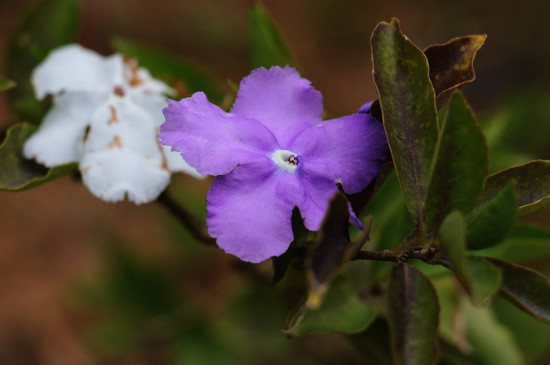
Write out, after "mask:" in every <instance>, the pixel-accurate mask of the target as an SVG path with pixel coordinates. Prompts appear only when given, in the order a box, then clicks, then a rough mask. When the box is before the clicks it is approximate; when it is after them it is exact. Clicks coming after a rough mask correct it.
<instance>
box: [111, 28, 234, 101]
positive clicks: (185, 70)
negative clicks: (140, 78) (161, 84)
mask: <svg viewBox="0 0 550 365" xmlns="http://www.w3.org/2000/svg"><path fill="white" fill-rule="evenodd" d="M112 45H113V48H114V49H115V50H117V51H118V52H120V53H122V54H123V55H125V56H127V57H131V58H135V59H137V60H138V62H139V65H140V66H142V67H144V68H146V69H148V70H149V72H151V75H153V76H154V77H156V78H159V79H162V80H165V81H167V82H172V81H175V80H177V81H175V82H174V84H175V86H176V89H179V90H178V92H179V93H180V94H183V95H180V96H188V95H186V94H187V93H189V92H196V91H204V92H205V93H206V95H208V98H209V99H210V101H212V102H220V101H221V100H222V99H223V97H224V93H223V92H222V91H221V89H220V87H219V86H218V84H217V83H216V82H215V81H214V79H213V78H212V77H211V76H209V75H208V74H207V73H206V72H205V71H203V70H202V69H201V68H200V67H198V66H195V65H194V64H192V63H191V62H189V61H187V60H185V59H183V58H181V57H179V56H177V55H174V54H171V53H169V52H166V51H162V50H159V49H156V48H154V47H153V46H149V45H145V44H143V43H138V42H134V41H130V40H128V39H123V38H115V39H113V41H112ZM178 82H179V83H178Z"/></svg>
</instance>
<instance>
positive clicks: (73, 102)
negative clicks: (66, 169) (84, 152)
mask: <svg viewBox="0 0 550 365" xmlns="http://www.w3.org/2000/svg"><path fill="white" fill-rule="evenodd" d="M105 100H106V97H105V98H103V97H101V96H98V95H89V94H88V93H65V94H62V95H60V96H57V97H55V99H54V106H53V108H52V109H51V110H50V112H49V113H48V114H47V115H46V117H45V118H44V120H43V122H42V124H41V125H40V128H38V131H36V133H34V134H33V135H32V136H31V137H30V138H29V139H28V140H27V141H26V142H25V145H24V146H23V154H24V156H25V157H26V158H29V159H35V160H36V161H38V162H40V163H41V164H43V165H45V166H48V167H52V166H55V165H61V164H65V163H69V162H73V161H77V160H78V157H79V149H80V145H81V144H82V138H83V137H84V134H85V130H86V126H87V125H88V124H89V122H90V120H91V118H92V115H93V113H94V110H95V109H96V108H97V107H98V105H100V104H101V103H102V102H104V101H105Z"/></svg>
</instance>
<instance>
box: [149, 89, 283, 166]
mask: <svg viewBox="0 0 550 365" xmlns="http://www.w3.org/2000/svg"><path fill="white" fill-rule="evenodd" d="M163 113H164V116H165V118H166V122H165V123H164V124H162V125H161V126H160V133H159V135H158V136H159V138H160V139H161V143H162V144H164V145H167V146H172V150H173V151H179V152H181V155H182V156H183V158H184V159H185V160H186V161H187V163H189V164H190V165H191V166H193V167H195V168H196V169H197V171H198V172H200V173H201V174H210V175H223V174H227V173H229V172H231V171H232V170H233V169H234V168H235V167H236V166H237V165H239V164H245V163H247V162H249V161H251V160H253V159H257V158H258V156H266V153H267V154H269V153H270V152H272V151H274V150H276V149H277V148H278V146H277V140H276V139H275V136H273V134H272V133H271V132H270V131H269V130H268V129H267V128H266V127H265V126H264V125H263V124H261V123H260V122H258V121H257V120H254V119H249V118H244V117H241V116H236V115H232V114H230V113H226V112H224V111H223V110H222V109H220V108H219V107H218V106H216V105H214V104H212V103H210V102H209V101H208V99H207V98H206V95H205V94H204V93H202V92H198V93H195V94H193V96H192V97H190V98H186V99H182V100H181V101H179V102H175V101H173V100H172V101H170V104H169V105H168V106H167V107H166V108H164V110H163Z"/></svg>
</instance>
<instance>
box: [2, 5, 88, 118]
mask: <svg viewBox="0 0 550 365" xmlns="http://www.w3.org/2000/svg"><path fill="white" fill-rule="evenodd" d="M79 20H80V1H78V0H41V1H39V2H37V3H36V4H35V6H34V7H33V8H32V9H31V10H30V11H29V12H28V13H27V14H26V15H25V16H24V17H23V18H22V19H21V20H20V21H19V22H18V24H17V26H16V28H15V29H14V31H13V33H12V34H11V35H10V39H9V44H8V49H7V59H6V75H7V76H8V77H9V78H10V79H12V80H13V81H14V82H15V83H17V85H18V87H17V88H15V89H14V90H12V91H10V92H9V93H8V97H9V101H10V103H11V106H12V109H13V111H14V112H15V113H16V114H17V115H18V116H19V119H20V120H21V121H27V122H30V123H33V124H39V123H40V122H41V121H42V117H43V116H44V114H45V112H46V109H47V108H46V106H45V105H44V104H42V103H40V102H39V101H38V100H36V97H35V95H34V90H33V87H32V85H31V82H30V75H31V72H32V70H33V69H34V68H35V67H36V66H37V65H38V64H39V63H40V62H41V61H43V60H44V58H46V56H47V55H48V53H49V51H51V50H52V49H54V48H57V47H60V46H62V45H64V44H68V43H71V42H73V41H74V40H75V37H76V32H77V30H78V25H79Z"/></svg>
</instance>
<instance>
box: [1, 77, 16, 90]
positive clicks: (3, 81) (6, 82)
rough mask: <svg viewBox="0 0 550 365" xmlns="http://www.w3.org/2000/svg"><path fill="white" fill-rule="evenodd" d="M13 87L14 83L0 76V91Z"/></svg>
mask: <svg viewBox="0 0 550 365" xmlns="http://www.w3.org/2000/svg"><path fill="white" fill-rule="evenodd" d="M12 87H15V82H13V81H11V80H10V79H7V78H5V77H4V76H2V75H0V91H5V90H8V89H11V88H12Z"/></svg>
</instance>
